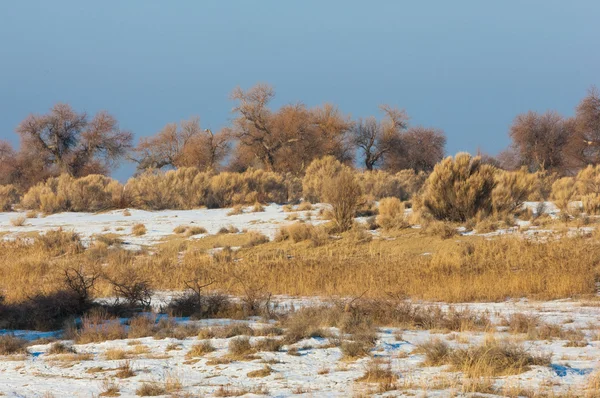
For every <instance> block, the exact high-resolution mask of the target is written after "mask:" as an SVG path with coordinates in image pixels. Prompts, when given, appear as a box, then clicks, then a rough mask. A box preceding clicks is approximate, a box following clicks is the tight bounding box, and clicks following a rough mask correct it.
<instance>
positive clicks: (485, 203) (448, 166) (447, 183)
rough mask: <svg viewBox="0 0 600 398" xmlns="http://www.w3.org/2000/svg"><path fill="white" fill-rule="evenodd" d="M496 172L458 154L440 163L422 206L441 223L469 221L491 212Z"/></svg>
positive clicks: (479, 159)
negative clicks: (480, 214) (477, 215)
mask: <svg viewBox="0 0 600 398" xmlns="http://www.w3.org/2000/svg"><path fill="white" fill-rule="evenodd" d="M495 170H496V169H495V168H494V167H493V166H491V165H488V164H483V163H482V162H481V157H479V156H477V157H472V156H471V155H470V154H468V153H458V154H457V155H456V156H455V157H454V158H452V157H451V156H450V157H447V158H446V159H444V160H443V161H442V162H440V163H438V164H437V165H436V166H435V168H434V169H433V172H432V173H431V175H430V176H429V178H427V181H426V182H425V187H424V192H423V197H422V203H423V207H424V209H425V210H427V211H428V212H429V213H431V215H432V216H433V217H435V218H436V219H438V220H449V221H466V220H468V219H470V218H472V217H474V216H475V215H476V214H477V213H483V214H489V213H490V212H491V210H492V191H493V189H494V186H495V185H496V182H495V180H494V173H495Z"/></svg>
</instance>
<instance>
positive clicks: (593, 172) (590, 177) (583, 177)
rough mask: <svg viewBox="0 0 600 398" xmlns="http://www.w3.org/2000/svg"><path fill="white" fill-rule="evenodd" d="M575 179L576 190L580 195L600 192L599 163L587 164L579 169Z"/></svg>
mask: <svg viewBox="0 0 600 398" xmlns="http://www.w3.org/2000/svg"><path fill="white" fill-rule="evenodd" d="M576 181H577V183H576V186H577V192H578V193H579V194H580V195H588V194H600V165H596V166H592V165H589V166H587V167H586V168H585V169H583V170H581V171H579V173H577V177H576Z"/></svg>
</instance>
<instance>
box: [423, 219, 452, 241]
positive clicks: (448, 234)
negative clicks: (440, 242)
mask: <svg viewBox="0 0 600 398" xmlns="http://www.w3.org/2000/svg"><path fill="white" fill-rule="evenodd" d="M422 228H423V230H424V232H425V233H426V234H428V235H433V236H437V237H440V238H442V239H450V238H452V237H455V236H457V235H458V231H457V230H456V227H455V226H454V225H452V224H451V223H448V222H445V221H428V222H427V223H425V224H424V225H422Z"/></svg>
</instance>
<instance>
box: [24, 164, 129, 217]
mask: <svg viewBox="0 0 600 398" xmlns="http://www.w3.org/2000/svg"><path fill="white" fill-rule="evenodd" d="M124 192H125V191H124V189H123V186H122V185H121V184H119V182H118V181H116V180H113V179H111V178H108V177H105V176H103V175H97V174H92V175H88V176H86V177H82V178H74V177H71V176H70V175H68V174H62V175H61V176H59V177H55V178H49V179H48V180H46V182H43V183H40V184H38V185H36V186H34V187H32V188H30V189H29V191H27V193H25V195H24V196H23V199H22V200H21V205H22V206H23V207H24V208H26V209H31V210H40V211H43V212H44V213H57V212H61V211H100V210H106V209H114V208H121V207H124V206H126V205H127V202H128V199H127V198H126V197H125V194H124Z"/></svg>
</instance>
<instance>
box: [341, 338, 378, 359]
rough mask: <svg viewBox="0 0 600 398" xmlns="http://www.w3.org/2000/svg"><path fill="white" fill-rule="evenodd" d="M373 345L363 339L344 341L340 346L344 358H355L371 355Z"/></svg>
mask: <svg viewBox="0 0 600 398" xmlns="http://www.w3.org/2000/svg"><path fill="white" fill-rule="evenodd" d="M370 348H371V345H370V344H367V343H365V342H363V341H344V342H342V344H341V346H340V350H341V351H342V359H344V360H349V361H352V360H355V359H358V358H362V357H366V356H368V355H369V351H370Z"/></svg>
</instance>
